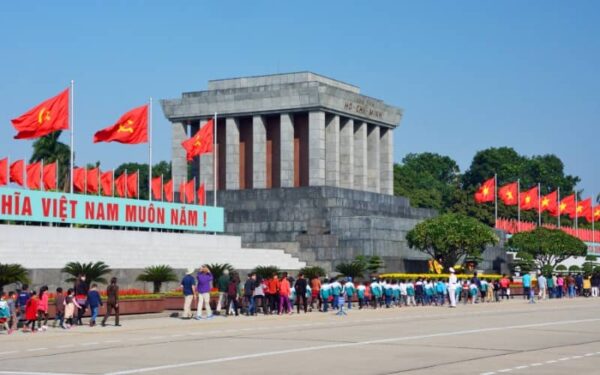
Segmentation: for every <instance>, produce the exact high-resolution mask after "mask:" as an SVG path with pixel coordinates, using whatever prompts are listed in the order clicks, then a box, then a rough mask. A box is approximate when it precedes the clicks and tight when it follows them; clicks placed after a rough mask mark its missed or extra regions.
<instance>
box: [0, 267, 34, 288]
mask: <svg viewBox="0 0 600 375" xmlns="http://www.w3.org/2000/svg"><path fill="white" fill-rule="evenodd" d="M15 283H20V284H27V283H29V277H28V274H27V269H25V267H23V266H22V265H20V264H2V263H0V296H1V295H2V294H3V293H4V286H5V285H10V284H15Z"/></svg>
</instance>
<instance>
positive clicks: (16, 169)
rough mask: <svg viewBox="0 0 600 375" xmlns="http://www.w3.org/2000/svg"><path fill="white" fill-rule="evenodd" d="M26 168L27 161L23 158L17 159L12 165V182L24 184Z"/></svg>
mask: <svg viewBox="0 0 600 375" xmlns="http://www.w3.org/2000/svg"><path fill="white" fill-rule="evenodd" d="M24 169H25V162H24V161H23V160H17V161H15V162H13V163H12V164H11V165H10V182H14V183H15V184H17V185H21V186H23V170H24Z"/></svg>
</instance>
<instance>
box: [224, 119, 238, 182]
mask: <svg viewBox="0 0 600 375" xmlns="http://www.w3.org/2000/svg"><path fill="white" fill-rule="evenodd" d="M225 188H226V189H227V190H237V189H239V188H240V129H239V124H238V120H237V119H236V118H233V117H227V118H226V119H225Z"/></svg>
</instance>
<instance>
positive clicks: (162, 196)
mask: <svg viewBox="0 0 600 375" xmlns="http://www.w3.org/2000/svg"><path fill="white" fill-rule="evenodd" d="M164 190H165V176H164V175H162V174H161V175H160V201H161V202H163V201H164V200H165V198H164Z"/></svg>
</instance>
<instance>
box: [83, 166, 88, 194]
mask: <svg viewBox="0 0 600 375" xmlns="http://www.w3.org/2000/svg"><path fill="white" fill-rule="evenodd" d="M84 171H85V173H84V174H83V194H84V195H87V173H88V169H87V167H85V169H84Z"/></svg>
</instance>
